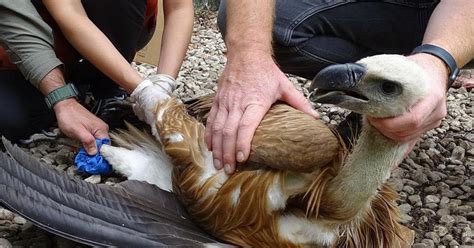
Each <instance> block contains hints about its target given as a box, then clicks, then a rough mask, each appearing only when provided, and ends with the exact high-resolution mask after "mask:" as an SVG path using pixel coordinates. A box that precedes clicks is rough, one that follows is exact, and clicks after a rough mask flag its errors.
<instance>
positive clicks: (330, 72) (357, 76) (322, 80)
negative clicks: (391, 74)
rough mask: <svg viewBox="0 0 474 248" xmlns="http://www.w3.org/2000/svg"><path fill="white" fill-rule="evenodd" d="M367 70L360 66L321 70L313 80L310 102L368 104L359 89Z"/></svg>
mask: <svg viewBox="0 0 474 248" xmlns="http://www.w3.org/2000/svg"><path fill="white" fill-rule="evenodd" d="M365 72H366V68H365V67H364V66H363V65H360V64H354V63H350V64H336V65H331V66H328V67H326V68H324V69H323V70H321V71H320V72H319V73H318V74H317V75H316V76H315V77H314V79H313V82H312V83H311V86H310V88H309V91H310V92H311V94H310V96H309V100H310V101H312V102H318V103H328V104H340V103H342V102H354V101H357V102H367V100H368V99H367V97H365V96H364V95H363V94H362V93H361V92H360V91H359V90H358V88H357V86H358V84H359V83H360V81H361V79H362V78H363V77H364V75H365Z"/></svg>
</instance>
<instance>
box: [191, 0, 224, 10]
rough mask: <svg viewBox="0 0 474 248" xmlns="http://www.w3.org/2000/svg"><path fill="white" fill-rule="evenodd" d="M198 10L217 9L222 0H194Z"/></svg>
mask: <svg viewBox="0 0 474 248" xmlns="http://www.w3.org/2000/svg"><path fill="white" fill-rule="evenodd" d="M193 2H194V8H195V10H196V11H202V10H211V11H217V10H218V9H219V3H220V2H221V1H220V0H193Z"/></svg>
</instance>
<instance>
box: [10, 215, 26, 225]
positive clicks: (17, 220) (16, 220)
mask: <svg viewBox="0 0 474 248" xmlns="http://www.w3.org/2000/svg"><path fill="white" fill-rule="evenodd" d="M13 223H16V224H19V225H23V224H25V223H26V219H25V218H23V217H21V216H16V217H15V218H13Z"/></svg>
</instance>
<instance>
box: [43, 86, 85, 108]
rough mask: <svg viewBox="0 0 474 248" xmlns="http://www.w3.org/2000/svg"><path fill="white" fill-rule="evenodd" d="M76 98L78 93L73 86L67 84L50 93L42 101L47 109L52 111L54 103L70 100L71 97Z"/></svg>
mask: <svg viewBox="0 0 474 248" xmlns="http://www.w3.org/2000/svg"><path fill="white" fill-rule="evenodd" d="M78 96H79V91H78V90H77V89H76V87H75V86H74V84H72V83H69V84H66V85H64V86H62V87H59V88H57V89H55V90H53V91H51V92H50V93H49V94H48V95H47V96H46V97H45V98H44V100H45V102H46V105H47V106H48V108H50V109H52V108H53V107H54V105H55V104H56V103H58V102H60V101H62V100H66V99H69V98H72V97H74V98H77V97H78Z"/></svg>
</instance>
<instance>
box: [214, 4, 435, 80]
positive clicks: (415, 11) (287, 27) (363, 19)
mask: <svg viewBox="0 0 474 248" xmlns="http://www.w3.org/2000/svg"><path fill="white" fill-rule="evenodd" d="M438 2H439V1H436V0H419V1H415V0H385V1H356V0H334V1H324V0H308V1H293V0H276V7H275V24H274V28H273V49H274V56H275V59H276V61H277V63H278V64H279V66H280V67H281V69H282V70H283V71H284V72H286V73H290V74H294V75H298V76H301V77H304V78H307V79H312V78H313V77H314V76H315V75H316V74H317V73H318V72H319V71H320V70H321V69H323V68H324V67H326V66H328V65H331V64H335V63H348V62H355V61H357V60H359V59H361V58H364V57H366V56H371V55H375V54H381V53H395V54H409V53H410V52H411V51H412V50H413V48H415V47H416V46H418V45H420V44H421V41H422V39H423V34H424V32H425V29H426V26H427V23H428V20H429V18H430V16H431V13H432V12H433V10H434V8H435V7H436V5H437V3H438ZM225 8H226V0H222V1H221V6H220V9H219V16H218V25H219V28H220V30H221V32H222V33H223V34H224V37H225V30H226V29H225V16H226V14H225Z"/></svg>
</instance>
